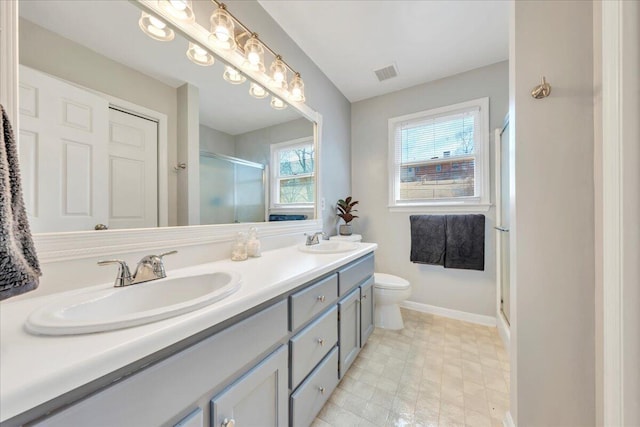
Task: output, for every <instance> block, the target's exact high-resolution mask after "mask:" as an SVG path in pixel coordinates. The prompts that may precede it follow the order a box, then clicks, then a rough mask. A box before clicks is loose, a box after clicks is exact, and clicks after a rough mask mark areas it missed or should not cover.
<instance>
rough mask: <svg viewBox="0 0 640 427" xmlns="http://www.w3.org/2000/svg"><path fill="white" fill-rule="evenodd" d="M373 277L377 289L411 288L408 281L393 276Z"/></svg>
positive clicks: (381, 274)
mask: <svg viewBox="0 0 640 427" xmlns="http://www.w3.org/2000/svg"><path fill="white" fill-rule="evenodd" d="M373 277H374V279H373V280H374V282H375V287H376V288H379V289H408V288H409V287H410V286H411V284H410V283H409V282H408V281H407V280H405V279H403V278H402V277H398V276H394V275H392V274H385V273H375V274H374V275H373Z"/></svg>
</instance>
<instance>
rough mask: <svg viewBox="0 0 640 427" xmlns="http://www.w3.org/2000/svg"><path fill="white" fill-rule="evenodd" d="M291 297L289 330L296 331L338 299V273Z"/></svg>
mask: <svg viewBox="0 0 640 427" xmlns="http://www.w3.org/2000/svg"><path fill="white" fill-rule="evenodd" d="M289 298H290V301H291V322H290V328H289V330H291V331H295V330H296V329H298V328H299V327H300V326H302V325H304V324H305V323H306V322H307V321H309V320H311V319H312V318H313V316H315V315H316V314H318V313H320V312H321V311H323V310H325V309H326V308H328V307H330V306H331V304H333V303H334V302H335V300H336V299H338V275H337V274H333V275H332V276H329V277H327V278H326V279H323V280H320V281H319V282H317V283H315V284H313V285H311V286H309V287H308V288H306V289H303V290H301V291H300V292H296V293H295V294H293V295H291V296H290V297H289Z"/></svg>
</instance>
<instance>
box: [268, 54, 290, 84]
mask: <svg viewBox="0 0 640 427" xmlns="http://www.w3.org/2000/svg"><path fill="white" fill-rule="evenodd" d="M269 75H270V77H271V86H274V87H278V88H281V89H286V88H287V66H286V65H284V62H282V57H280V55H278V56H276V59H274V60H273V62H272V63H271V67H269Z"/></svg>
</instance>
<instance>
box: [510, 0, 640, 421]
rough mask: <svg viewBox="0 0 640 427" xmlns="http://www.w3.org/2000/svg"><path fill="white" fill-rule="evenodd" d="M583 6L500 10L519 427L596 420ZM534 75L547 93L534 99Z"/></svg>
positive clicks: (588, 57) (514, 400) (588, 51)
mask: <svg viewBox="0 0 640 427" xmlns="http://www.w3.org/2000/svg"><path fill="white" fill-rule="evenodd" d="M592 8H593V5H592V3H591V2H573V1H555V2H540V1H517V2H514V5H513V9H512V13H513V15H512V22H511V25H512V28H511V42H512V44H511V46H510V50H511V55H510V67H511V70H510V71H511V72H510V89H511V90H510V108H511V113H512V114H511V121H510V125H511V126H510V128H511V134H510V135H511V138H510V140H511V148H512V149H513V152H512V156H514V162H513V163H512V165H513V167H514V172H515V175H514V179H515V199H514V200H513V201H512V203H513V205H512V206H513V209H512V214H513V218H512V223H511V229H512V230H515V233H511V236H510V237H511V247H512V248H513V255H512V256H513V262H512V276H511V277H512V278H513V279H514V280H512V283H515V286H514V287H513V292H512V308H513V313H512V314H513V315H512V318H511V356H512V365H511V411H512V416H513V417H514V419H515V422H516V424H517V425H520V426H593V425H595V420H596V413H595V409H594V408H595V405H596V402H595V341H594V337H595V303H594V295H595V278H594V267H593V264H594V228H595V222H594V182H593V181H594V166H593V164H594V155H593V151H594V136H593V132H594V125H593V114H594V110H593V40H592V35H593V34H592V30H593V23H592V16H593V15H592ZM543 75H545V76H546V77H547V81H549V83H550V84H551V85H552V88H553V91H552V94H551V96H550V97H548V98H545V99H543V100H535V99H533V98H532V97H531V95H530V94H529V92H530V90H531V88H532V86H533V85H535V84H537V82H539V81H540V79H541V77H542V76H543ZM636 332H637V330H636Z"/></svg>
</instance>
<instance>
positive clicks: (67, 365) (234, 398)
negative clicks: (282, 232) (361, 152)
mask: <svg viewBox="0 0 640 427" xmlns="http://www.w3.org/2000/svg"><path fill="white" fill-rule="evenodd" d="M328 244H329V243H328V242H327V243H324V242H323V244H321V245H319V246H318V248H316V249H309V251H311V252H312V253H305V248H301V247H298V246H289V247H284V248H280V249H275V250H271V251H266V252H264V254H263V256H262V257H260V258H254V259H250V260H248V261H246V262H240V263H234V262H231V261H228V260H225V261H217V262H214V263H209V264H203V265H198V266H194V267H189V268H184V269H178V270H171V269H170V268H169V269H168V270H169V271H168V273H167V276H168V277H167V278H166V279H161V280H157V281H152V282H148V283H142V284H139V285H133V286H129V287H126V288H120V289H114V288H112V287H111V285H108V284H107V285H100V286H98V287H95V288H91V289H82V290H78V291H71V292H66V293H64V294H57V295H56V294H54V295H50V296H43V297H36V298H31V299H25V300H22V301H16V302H11V303H9V304H6V305H3V307H2V310H1V311H0V315H1V319H0V320H1V327H2V337H3V346H2V349H1V352H2V353H1V355H0V356H1V357H0V364H1V365H0V368H1V371H2V375H1V376H0V392H1V395H0V399H1V401H2V407H1V408H0V415H1V418H0V419H1V420H2V422H1V424H2V425H3V426H5V425H7V426H12V425H21V424H25V423H26V424H28V425H43V426H71V425H92V426H115V425H117V426H143V425H144V426H190V427H192V426H198V427H200V426H224V427H233V426H238V427H241V426H260V427H267V426H293V427H299V426H301V427H302V426H308V425H310V424H311V423H312V421H313V419H314V418H315V416H316V415H317V413H318V412H319V411H320V409H321V408H322V406H323V405H324V403H325V402H326V401H327V399H328V398H329V396H330V395H331V393H332V392H333V390H334V389H335V387H336V386H337V384H338V382H339V381H340V379H341V378H343V377H344V375H345V373H346V372H347V370H348V369H349V366H350V365H351V363H352V362H353V361H354V359H355V357H356V356H357V354H358V352H359V350H360V348H361V347H362V346H364V345H365V343H366V341H367V338H368V337H369V334H370V333H371V332H372V331H373V328H374V325H373V269H374V263H373V251H374V250H375V249H376V245H375V244H364V243H358V244H353V245H351V246H349V247H348V248H347V247H331V248H329V247H328V246H323V245H328ZM313 251H315V252H316V253H313ZM169 265H170V264H169ZM214 277H215V279H214ZM195 278H197V279H195ZM211 280H214V281H217V282H216V283H217V285H218V288H216V289H217V290H214V289H213V288H211V289H210V290H211V291H212V292H210V293H213V294H216V292H218V294H216V295H218V296H220V294H219V292H223V291H221V289H225V290H224V292H226V293H225V295H224V296H222V297H219V298H214V299H213V300H212V301H210V302H209V303H207V304H205V305H204V306H203V307H202V306H199V307H195V308H193V309H192V310H191V311H189V312H185V313H183V314H180V313H178V314H175V315H173V317H170V318H162V317H160V318H157V319H156V318H154V319H152V320H149V321H143V322H142V323H144V324H140V323H136V324H137V325H138V326H129V327H122V324H121V323H120V324H116V326H114V323H113V322H111V323H110V322H109V320H112V319H114V318H118V316H120V318H119V319H120V321H122V319H123V318H125V319H129V318H131V316H132V315H133V314H135V313H133V314H132V313H131V312H127V310H129V311H134V310H133V309H132V308H131V307H132V306H135V304H133V305H129V302H127V301H126V300H130V301H131V300H133V301H134V302H135V301H137V300H136V298H139V297H138V296H135V295H134V294H133V293H131V298H125V299H122V298H123V297H121V296H120V295H124V293H126V292H127V291H129V290H132V291H133V290H135V288H136V287H140V288H139V289H140V290H141V292H140V293H141V294H142V298H141V300H146V301H148V304H149V305H148V306H143V308H145V309H149V310H150V311H151V312H153V313H155V314H157V312H159V311H160V312H161V311H162V308H158V304H159V303H158V302H157V301H160V300H162V298H161V297H160V296H158V294H157V293H154V290H157V291H158V292H159V293H160V294H162V293H166V295H167V298H169V300H168V301H169V302H167V307H173V306H176V305H178V306H180V305H181V304H182V305H184V304H185V301H186V300H187V299H188V298H186V297H185V298H184V300H180V295H181V294H180V293H179V292H176V293H173V292H172V288H170V285H171V284H173V285H176V284H183V285H184V286H185V287H186V288H193V289H191V290H190V291H189V292H192V293H193V294H192V298H191V299H188V302H189V303H190V302H192V300H198V298H202V297H204V296H205V294H206V295H209V294H208V293H206V292H205V291H203V290H202V289H205V290H206V289H207V288H206V286H207V285H199V283H200V284H201V283H208V282H211ZM207 281H208V282H207ZM209 285H210V284H209ZM154 286H157V288H155V289H154ZM210 286H212V285H210ZM118 292H124V293H122V294H120V295H118ZM198 292H201V293H202V292H204V294H202V295H201V294H199V293H198ZM88 293H89V294H91V293H96V295H97V294H100V293H104V294H106V295H107V297H106V300H107V301H109V302H108V303H107V304H103V305H102V306H100V305H94V306H92V305H90V304H91V302H87V301H90V300H87V298H86V295H87V294H88ZM109 298H113V299H112V300H109ZM118 298H120V300H119V299H118ZM171 298H173V300H172V299H171ZM78 301H81V302H78ZM83 304H89V305H86V306H85V307H84V308H82V307H81V306H82V305H83ZM108 304H113V305H114V306H113V310H114V312H115V314H113V315H110V313H109V310H108ZM154 304H155V305H154ZM79 307H80V308H79ZM87 307H89V308H88V309H87ZM73 310H75V314H73V315H71V314H69V313H70V312H73ZM149 310H148V311H149ZM154 310H155V311H154ZM38 313H39V315H40V316H41V318H38V319H36V318H35V314H38ZM123 313H124V314H123ZM45 314H46V316H45ZM47 316H49V318H47ZM123 316H124V317H123ZM66 317H73V321H74V322H76V325H75V327H77V326H78V324H82V325H85V327H86V324H87V323H91V324H92V325H93V326H91V327H92V328H93V329H88V330H92V331H96V330H103V332H93V333H83V332H86V331H84V330H82V329H73V328H71V329H65V324H69V323H73V322H69V319H68V318H66ZM134 317H135V316H134ZM100 319H102V320H104V321H103V322H102V323H101V322H100ZM56 321H57V322H59V323H58V324H56V325H53V324H54V323H55V322H56ZM38 322H40V327H44V326H43V325H45V326H46V325H49V326H51V328H52V329H49V330H47V329H41V330H39V334H36V333H34V332H33V331H34V330H38V326H34V324H37V323H38ZM65 322H66V323H65ZM78 322H79V323H78ZM83 322H84V323H83ZM26 324H28V325H29V326H25V325H26ZM96 324H97V325H98V326H96ZM52 325H53V326H52ZM100 325H102V326H100ZM105 325H106V326H105ZM118 325H119V326H118ZM67 326H68V325H67ZM56 328H57V329H56ZM95 328H98V329H95ZM100 328H102V329H100ZM27 329H28V330H29V331H32V332H28V331H27ZM43 334H47V335H43ZM48 334H56V335H55V336H52V335H48Z"/></svg>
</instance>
